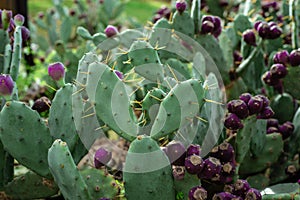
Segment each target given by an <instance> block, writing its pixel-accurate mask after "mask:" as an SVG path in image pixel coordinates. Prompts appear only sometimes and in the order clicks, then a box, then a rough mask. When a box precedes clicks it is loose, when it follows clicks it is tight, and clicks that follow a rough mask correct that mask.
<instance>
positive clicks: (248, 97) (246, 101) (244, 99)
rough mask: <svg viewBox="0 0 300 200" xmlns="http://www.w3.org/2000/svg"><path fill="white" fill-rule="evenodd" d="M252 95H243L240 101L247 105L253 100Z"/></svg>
mask: <svg viewBox="0 0 300 200" xmlns="http://www.w3.org/2000/svg"><path fill="white" fill-rule="evenodd" d="M251 97H252V95H251V94H250V93H243V94H241V95H240V97H239V98H240V100H242V101H244V102H245V103H246V104H248V102H249V100H250V99H251Z"/></svg>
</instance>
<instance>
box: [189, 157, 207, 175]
mask: <svg viewBox="0 0 300 200" xmlns="http://www.w3.org/2000/svg"><path fill="white" fill-rule="evenodd" d="M184 165H185V169H186V171H187V172H188V173H190V174H198V173H200V172H201V171H202V169H203V165H204V163H203V160H202V158H201V157H200V156H198V155H191V156H188V157H187V158H186V159H185V163H184Z"/></svg>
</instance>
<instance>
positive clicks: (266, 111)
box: [257, 106, 275, 119]
mask: <svg viewBox="0 0 300 200" xmlns="http://www.w3.org/2000/svg"><path fill="white" fill-rule="evenodd" d="M274 114H275V113H274V111H273V110H272V108H271V107H270V106H267V107H264V108H263V110H262V111H261V112H260V113H259V114H258V115H257V119H269V118H271V117H273V116H274Z"/></svg>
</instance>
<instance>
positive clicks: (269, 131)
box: [267, 127, 279, 134]
mask: <svg viewBox="0 0 300 200" xmlns="http://www.w3.org/2000/svg"><path fill="white" fill-rule="evenodd" d="M278 132H279V130H278V128H276V127H269V128H268V129H267V134H271V133H278Z"/></svg>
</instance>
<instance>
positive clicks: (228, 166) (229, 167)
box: [221, 162, 236, 175]
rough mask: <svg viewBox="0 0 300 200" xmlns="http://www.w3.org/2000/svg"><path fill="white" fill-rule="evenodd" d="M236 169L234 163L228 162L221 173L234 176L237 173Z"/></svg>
mask: <svg viewBox="0 0 300 200" xmlns="http://www.w3.org/2000/svg"><path fill="white" fill-rule="evenodd" d="M235 167H236V166H235V163H234V162H227V163H225V164H223V166H222V172H221V173H222V174H225V175H233V174H234V172H235Z"/></svg>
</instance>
